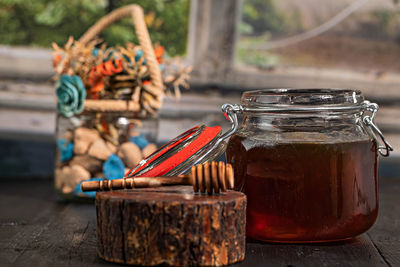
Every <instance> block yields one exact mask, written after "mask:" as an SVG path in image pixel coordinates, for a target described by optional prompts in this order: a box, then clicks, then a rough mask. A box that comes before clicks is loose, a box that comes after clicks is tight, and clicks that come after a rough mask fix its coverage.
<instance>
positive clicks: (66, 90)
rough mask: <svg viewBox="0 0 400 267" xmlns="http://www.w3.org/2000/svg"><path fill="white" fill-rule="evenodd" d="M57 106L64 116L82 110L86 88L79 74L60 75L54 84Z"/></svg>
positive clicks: (70, 115) (69, 115)
mask: <svg viewBox="0 0 400 267" xmlns="http://www.w3.org/2000/svg"><path fill="white" fill-rule="evenodd" d="M56 88H57V89H56V93H57V98H58V102H57V107H58V110H59V111H60V113H61V114H63V115H64V116H65V117H72V116H73V115H74V114H79V113H81V112H82V111H83V101H84V100H85V97H86V90H85V87H84V86H83V83H82V80H81V78H80V77H79V76H76V75H74V76H69V75H65V74H63V75H61V77H60V79H59V80H58V81H57V84H56Z"/></svg>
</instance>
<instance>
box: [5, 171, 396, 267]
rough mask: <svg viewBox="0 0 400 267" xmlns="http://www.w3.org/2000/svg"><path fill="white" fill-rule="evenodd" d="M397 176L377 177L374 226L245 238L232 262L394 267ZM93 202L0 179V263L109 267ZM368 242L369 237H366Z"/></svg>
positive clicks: (40, 184) (44, 185)
mask: <svg viewBox="0 0 400 267" xmlns="http://www.w3.org/2000/svg"><path fill="white" fill-rule="evenodd" d="M399 190H400V179H384V178H383V179H381V181H380V198H381V210H380V214H379V218H378V221H377V223H376V225H375V226H374V227H373V228H372V229H371V230H370V231H369V232H368V233H367V234H364V235H362V236H361V237H358V238H356V239H354V240H352V241H348V242H339V243H330V244H314V245H313V244H311V245H301V244H266V243H258V242H248V244H247V250H246V251H247V254H246V259H245V261H244V262H242V263H239V264H238V265H235V266H399V265H400V264H399V259H400V257H399V254H400V249H399V244H400V242H399V240H400V232H399V220H400V215H399V214H400V212H399V207H398V206H397V203H398V202H399V198H400V196H399V194H398V192H399ZM95 216H96V214H95V209H94V205H93V204H78V203H73V204H66V203H63V202H57V198H56V196H55V195H54V193H53V190H52V185H51V183H50V182H49V181H24V182H22V181H20V182H11V183H10V182H0V263H1V265H6V266H7V265H17V266H23V265H24V266H25V265H29V266H36V265H40V266H64V265H73V266H103V265H104V266H112V264H109V263H106V262H104V261H102V260H101V259H100V258H98V257H97V252H96V219H95ZM371 240H372V241H371Z"/></svg>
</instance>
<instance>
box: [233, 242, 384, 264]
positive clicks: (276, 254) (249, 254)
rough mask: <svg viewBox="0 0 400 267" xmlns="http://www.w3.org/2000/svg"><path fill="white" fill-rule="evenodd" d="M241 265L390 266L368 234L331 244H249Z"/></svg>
mask: <svg viewBox="0 0 400 267" xmlns="http://www.w3.org/2000/svg"><path fill="white" fill-rule="evenodd" d="M237 266H387V264H386V263H385V261H384V260H383V259H382V257H381V256H380V254H379V253H378V251H377V250H376V249H375V248H374V246H373V245H372V242H371V241H370V239H369V238H368V236H366V235H363V236H361V237H358V238H356V239H354V240H351V241H346V242H338V243H330V244H309V245H302V244H265V243H251V242H249V243H247V250H246V258H245V260H244V262H242V263H240V264H239V265H237Z"/></svg>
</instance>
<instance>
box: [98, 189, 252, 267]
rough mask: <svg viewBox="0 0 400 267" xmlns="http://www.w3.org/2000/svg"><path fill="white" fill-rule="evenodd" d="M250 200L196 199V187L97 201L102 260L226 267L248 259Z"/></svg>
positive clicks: (234, 196)
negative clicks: (246, 241)
mask: <svg viewBox="0 0 400 267" xmlns="http://www.w3.org/2000/svg"><path fill="white" fill-rule="evenodd" d="M246 202H247V200H246V196H245V195H244V194H242V193H240V192H236V191H227V192H225V193H221V194H219V195H204V194H198V193H194V192H193V189H192V187H191V186H168V187H160V188H142V189H133V190H121V191H110V192H98V193H97V196H96V211H97V243H98V254H99V256H100V257H101V258H103V259H105V260H107V261H112V262H117V263H125V264H134V265H158V264H168V265H171V266H188V265H200V266H222V265H228V264H233V263H235V262H239V261H242V260H243V259H244V256H245V236H246V227H245V226H246Z"/></svg>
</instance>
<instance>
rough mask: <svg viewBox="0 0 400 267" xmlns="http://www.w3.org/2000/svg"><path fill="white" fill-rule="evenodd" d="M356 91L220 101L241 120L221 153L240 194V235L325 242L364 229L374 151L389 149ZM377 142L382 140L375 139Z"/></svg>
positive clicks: (276, 93)
mask: <svg viewBox="0 0 400 267" xmlns="http://www.w3.org/2000/svg"><path fill="white" fill-rule="evenodd" d="M377 109H378V106H377V105H376V104H374V103H370V102H369V101H366V100H364V97H363V96H362V94H361V93H360V92H359V91H354V90H335V89H271V90H260V91H249V92H245V93H244V94H243V95H242V99H241V105H228V106H225V110H227V111H228V114H230V116H233V115H232V114H234V116H235V117H236V113H243V122H242V123H241V125H240V126H239V127H238V130H237V131H236V132H235V133H234V134H233V136H232V137H231V138H230V140H229V142H228V145H227V150H226V155H227V161H228V162H229V163H231V164H232V165H233V167H234V171H235V189H236V190H240V191H242V192H244V193H245V194H246V195H247V197H248V205H247V236H248V237H249V238H253V239H257V240H262V241H272V242H326V241H336V240H344V239H349V238H352V237H355V236H357V235H359V234H361V233H363V232H365V231H366V230H368V229H369V228H370V227H371V226H372V225H373V224H374V222H375V220H376V217H377V213H378V198H377V170H378V160H377V158H378V154H381V155H383V156H388V154H389V152H390V151H391V150H392V148H391V146H390V145H389V144H388V143H387V142H386V140H385V138H384V137H383V135H382V133H381V132H380V130H379V129H378V128H377V126H376V125H375V123H374V117H375V114H376V111H377ZM380 142H382V143H383V145H380V144H379V143H380Z"/></svg>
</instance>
